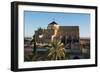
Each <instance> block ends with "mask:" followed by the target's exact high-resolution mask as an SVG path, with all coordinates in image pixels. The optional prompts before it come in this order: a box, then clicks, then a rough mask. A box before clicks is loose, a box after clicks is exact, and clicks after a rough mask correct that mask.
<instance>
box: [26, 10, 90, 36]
mask: <svg viewBox="0 0 100 73" xmlns="http://www.w3.org/2000/svg"><path fill="white" fill-rule="evenodd" d="M54 20H55V22H57V23H58V24H59V25H60V26H79V27H80V28H79V29H80V36H81V37H89V36H90V15H89V14H83V13H61V12H34V11H24V36H25V37H32V36H33V34H34V31H35V30H37V28H39V27H41V28H45V29H46V28H47V26H48V24H49V23H51V22H52V21H54Z"/></svg>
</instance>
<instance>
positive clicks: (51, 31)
mask: <svg viewBox="0 0 100 73" xmlns="http://www.w3.org/2000/svg"><path fill="white" fill-rule="evenodd" d="M53 39H58V40H61V42H62V43H64V45H65V48H66V49H67V48H71V49H79V39H80V38H79V26H60V24H58V23H56V22H55V21H53V22H51V23H49V24H48V26H47V29H42V28H39V29H38V30H36V31H35V40H36V43H37V44H38V45H47V44H49V43H50V42H51V41H52V40H53ZM67 44H68V45H69V46H67V47H66V45H67Z"/></svg>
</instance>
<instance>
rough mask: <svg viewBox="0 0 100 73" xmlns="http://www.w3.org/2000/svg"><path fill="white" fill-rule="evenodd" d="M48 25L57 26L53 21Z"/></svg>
mask: <svg viewBox="0 0 100 73" xmlns="http://www.w3.org/2000/svg"><path fill="white" fill-rule="evenodd" d="M49 25H58V24H57V23H56V22H55V21H53V22H51V23H50V24H49Z"/></svg>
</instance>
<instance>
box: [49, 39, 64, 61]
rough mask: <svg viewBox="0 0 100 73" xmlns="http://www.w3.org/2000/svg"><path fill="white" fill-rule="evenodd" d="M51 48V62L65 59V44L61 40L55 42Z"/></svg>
mask: <svg viewBox="0 0 100 73" xmlns="http://www.w3.org/2000/svg"><path fill="white" fill-rule="evenodd" d="M50 46H51V47H50V48H49V51H48V56H47V57H48V58H49V59H50V60H61V59H65V49H64V44H63V43H61V41H60V40H53V41H52V42H51V43H50Z"/></svg>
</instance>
